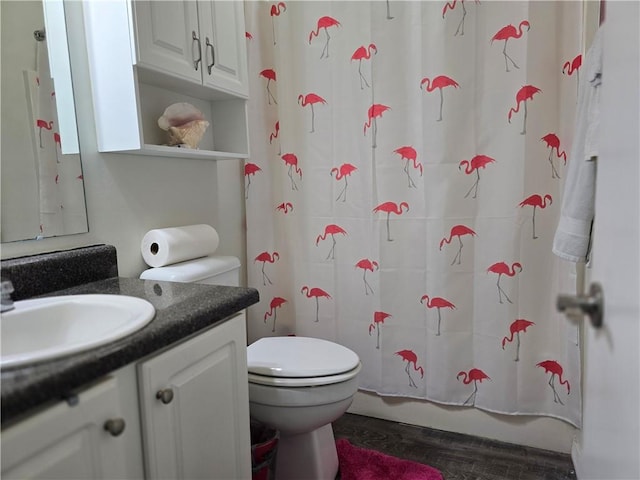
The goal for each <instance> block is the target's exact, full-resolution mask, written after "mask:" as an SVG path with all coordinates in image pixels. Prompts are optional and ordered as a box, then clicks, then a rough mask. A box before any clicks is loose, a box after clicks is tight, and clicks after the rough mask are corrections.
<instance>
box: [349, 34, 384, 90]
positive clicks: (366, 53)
mask: <svg viewBox="0 0 640 480" xmlns="http://www.w3.org/2000/svg"><path fill="white" fill-rule="evenodd" d="M372 51H373V54H374V55H376V54H377V53H378V48H377V47H376V46H375V44H373V43H370V44H369V46H368V47H365V46H364V45H362V46H360V47H358V48H357V49H356V51H355V52H353V55H351V61H354V60H357V61H358V75H360V90H364V85H366V86H367V87H369V88H371V85H369V82H367V79H366V78H365V77H364V75H363V74H362V60H369V59H370V58H371V52H372ZM363 83H364V85H363Z"/></svg>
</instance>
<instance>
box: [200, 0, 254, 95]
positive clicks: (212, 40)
mask: <svg viewBox="0 0 640 480" xmlns="http://www.w3.org/2000/svg"><path fill="white" fill-rule="evenodd" d="M198 20H199V25H200V38H201V40H202V48H203V53H202V55H203V64H204V68H203V72H202V75H203V83H204V85H205V86H208V87H212V88H217V89H221V90H225V91H228V92H233V93H236V94H238V95H242V96H245V97H246V96H248V95H249V82H248V78H247V49H246V46H245V26H244V4H243V2H225V1H209V0H200V1H199V2H198Z"/></svg>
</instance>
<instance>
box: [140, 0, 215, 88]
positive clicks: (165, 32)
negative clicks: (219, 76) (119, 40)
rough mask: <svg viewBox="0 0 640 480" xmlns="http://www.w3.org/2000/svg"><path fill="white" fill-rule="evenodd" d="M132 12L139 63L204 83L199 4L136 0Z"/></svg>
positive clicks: (193, 2) (192, 2)
mask: <svg viewBox="0 0 640 480" xmlns="http://www.w3.org/2000/svg"><path fill="white" fill-rule="evenodd" d="M132 9H133V15H134V25H135V37H136V57H137V59H136V60H137V61H136V64H137V65H140V66H144V67H147V68H150V69H152V70H158V71H161V72H164V73H168V74H170V75H174V76H178V77H181V78H184V79H186V80H190V81H194V82H198V83H200V82H202V67H203V64H202V59H201V55H202V45H201V44H200V42H201V40H200V34H199V33H198V30H199V29H198V8H197V4H196V2H195V1H149V0H145V1H134V2H133V3H132ZM198 59H200V61H198Z"/></svg>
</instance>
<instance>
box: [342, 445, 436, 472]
mask: <svg viewBox="0 0 640 480" xmlns="http://www.w3.org/2000/svg"><path fill="white" fill-rule="evenodd" d="M336 448H337V450H338V461H339V463H340V480H390V479H393V480H443V477H442V474H441V473H440V472H439V471H438V470H436V469H435V468H433V467H430V466H429V465H423V464H422V463H416V462H412V461H410V460H402V459H400V458H396V457H392V456H390V455H385V454H384V453H380V452H376V451H375V450H368V449H366V448H359V447H356V446H354V445H351V444H350V443H349V440H347V439H345V438H341V439H339V440H337V441H336Z"/></svg>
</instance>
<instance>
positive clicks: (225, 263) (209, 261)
mask: <svg viewBox="0 0 640 480" xmlns="http://www.w3.org/2000/svg"><path fill="white" fill-rule="evenodd" d="M140 278H141V279H142V280H159V281H165V282H181V283H204V284H207V285H228V286H233V287H238V286H240V260H239V259H238V258H236V257H226V256H210V257H202V258H196V259H195V260H187V261H186V262H180V263H174V264H173V265H167V266H166V267H156V268H149V269H148V270H145V271H144V272H142V274H141V275H140Z"/></svg>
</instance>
